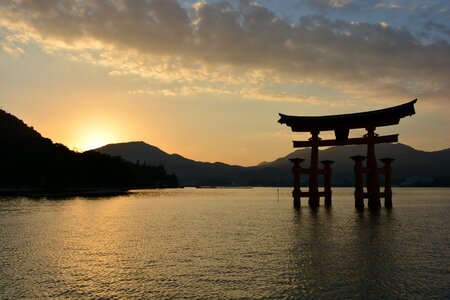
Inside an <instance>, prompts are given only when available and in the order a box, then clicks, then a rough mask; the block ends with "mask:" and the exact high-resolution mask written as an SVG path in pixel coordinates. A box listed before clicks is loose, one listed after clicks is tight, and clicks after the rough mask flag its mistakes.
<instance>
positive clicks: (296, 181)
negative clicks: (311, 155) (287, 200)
mask: <svg viewBox="0 0 450 300" xmlns="http://www.w3.org/2000/svg"><path fill="white" fill-rule="evenodd" d="M289 160H290V161H291V162H292V163H293V164H294V166H293V167H292V173H293V174H294V190H293V191H292V197H293V198H294V207H295V208H300V206H301V202H300V192H301V190H300V171H301V166H300V164H301V163H302V162H303V161H305V160H304V159H301V158H291V159H289Z"/></svg>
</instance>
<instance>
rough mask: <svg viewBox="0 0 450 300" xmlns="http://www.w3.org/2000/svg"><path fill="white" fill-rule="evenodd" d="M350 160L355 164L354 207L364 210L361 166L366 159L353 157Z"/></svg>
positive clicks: (358, 156)
mask: <svg viewBox="0 0 450 300" xmlns="http://www.w3.org/2000/svg"><path fill="white" fill-rule="evenodd" d="M350 158H351V159H353V161H354V162H355V167H354V169H355V207H356V208H357V209H363V208H364V177H363V165H362V162H363V160H364V159H366V157H365V156H362V155H355V156H351V157H350Z"/></svg>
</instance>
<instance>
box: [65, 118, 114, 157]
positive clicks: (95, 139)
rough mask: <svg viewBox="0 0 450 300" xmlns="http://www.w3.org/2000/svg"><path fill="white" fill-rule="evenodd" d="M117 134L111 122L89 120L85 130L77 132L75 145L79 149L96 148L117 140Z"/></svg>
mask: <svg viewBox="0 0 450 300" xmlns="http://www.w3.org/2000/svg"><path fill="white" fill-rule="evenodd" d="M117 134H118V133H117V130H115V128H114V126H113V125H112V124H111V123H110V122H100V121H96V122H91V123H90V124H89V123H88V122H87V123H85V126H84V128H83V130H81V131H79V132H77V133H76V136H77V138H75V139H74V140H76V142H75V143H74V146H75V148H76V149H77V150H79V151H87V150H92V149H96V148H99V147H101V146H104V145H106V144H110V143H113V142H115V141H117Z"/></svg>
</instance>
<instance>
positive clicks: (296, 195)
mask: <svg viewBox="0 0 450 300" xmlns="http://www.w3.org/2000/svg"><path fill="white" fill-rule="evenodd" d="M289 160H290V161H291V162H292V163H293V167H292V173H293V174H294V190H293V191H292V197H293V199H294V207H295V208H300V206H301V197H308V198H309V200H308V204H309V206H311V207H317V206H319V199H320V197H324V198H325V205H326V206H331V202H332V200H331V197H332V191H331V165H332V164H333V163H334V161H332V160H322V161H321V162H320V163H321V164H322V165H323V169H316V170H314V168H302V167H301V163H302V162H304V161H305V160H304V159H301V158H291V159H289ZM301 174H308V175H309V176H310V178H311V174H313V175H323V176H324V190H323V191H319V190H318V186H317V185H316V186H317V189H316V190H314V191H313V192H311V187H312V185H311V179H310V185H309V191H307V192H302V191H301V187H300V184H301V179H300V176H301ZM313 197H314V198H313ZM311 198H313V199H317V200H316V201H311Z"/></svg>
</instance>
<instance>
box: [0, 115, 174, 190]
mask: <svg viewBox="0 0 450 300" xmlns="http://www.w3.org/2000/svg"><path fill="white" fill-rule="evenodd" d="M0 144H1V147H0V169H1V170H2V171H1V172H0V192H1V193H3V194H5V193H11V194H21V193H22V194H25V193H29V191H33V192H36V193H47V192H55V191H58V192H64V191H69V190H70V191H75V190H78V191H81V190H83V191H87V190H100V189H103V190H105V189H116V190H117V189H120V190H124V189H130V188H139V187H155V186H160V185H163V186H165V185H167V186H177V179H176V177H175V176H174V175H167V173H166V170H165V169H164V168H163V167H152V166H146V165H136V164H134V163H130V162H128V161H125V160H124V159H122V158H119V157H116V158H113V157H111V156H109V155H107V154H101V153H98V152H95V151H87V152H84V153H77V152H74V151H71V150H69V149H68V148H67V147H65V146H64V145H62V144H56V143H53V142H52V141H51V140H50V139H48V138H44V137H42V136H41V134H40V133H39V132H37V131H36V130H34V129H33V127H29V126H28V125H26V124H25V123H24V122H23V121H22V120H20V119H18V118H17V117H15V116H13V115H12V114H9V113H7V112H5V111H4V110H0ZM27 191H28V192H27Z"/></svg>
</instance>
